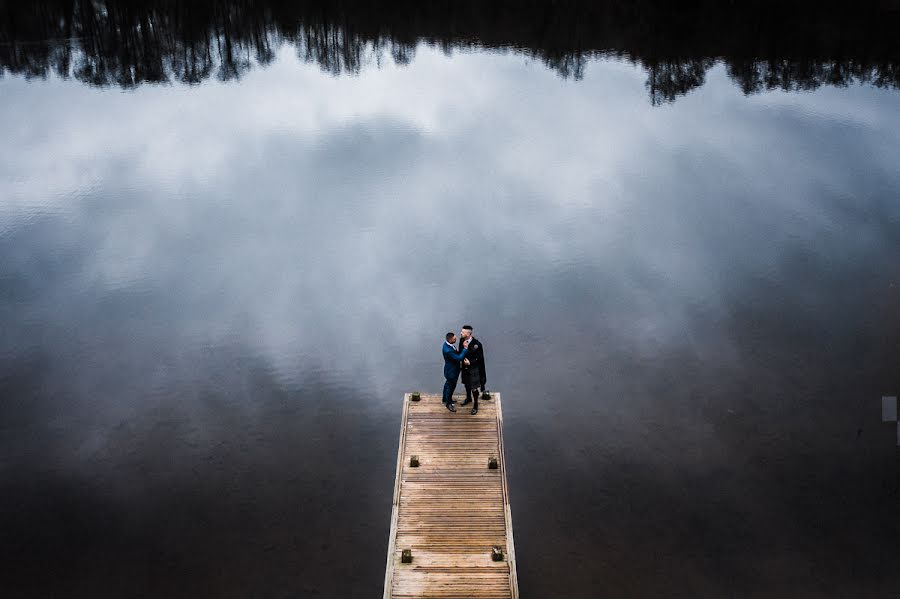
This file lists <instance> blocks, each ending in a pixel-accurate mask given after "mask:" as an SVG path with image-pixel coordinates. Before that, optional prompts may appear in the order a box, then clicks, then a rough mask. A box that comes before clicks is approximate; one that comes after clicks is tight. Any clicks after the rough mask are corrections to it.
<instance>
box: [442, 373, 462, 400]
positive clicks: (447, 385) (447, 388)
mask: <svg viewBox="0 0 900 599" xmlns="http://www.w3.org/2000/svg"><path fill="white" fill-rule="evenodd" d="M458 380H459V377H457V378H453V379H444V398H443V400H442V401H443V402H444V404H447V403H449V402H451V401H453V392H454V391H456V382H457V381H458Z"/></svg>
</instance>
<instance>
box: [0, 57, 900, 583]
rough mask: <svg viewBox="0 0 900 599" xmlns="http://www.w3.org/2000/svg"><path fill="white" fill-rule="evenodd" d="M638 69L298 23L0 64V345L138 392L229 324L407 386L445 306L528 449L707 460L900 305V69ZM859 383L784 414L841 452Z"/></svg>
mask: <svg viewBox="0 0 900 599" xmlns="http://www.w3.org/2000/svg"><path fill="white" fill-rule="evenodd" d="M644 80H645V73H644V72H643V71H642V70H641V69H640V68H636V67H634V66H632V65H629V64H627V63H622V62H615V61H603V62H596V63H592V64H591V65H590V66H589V69H588V71H587V74H586V76H585V78H584V80H583V81H580V82H572V81H563V80H560V79H559V78H558V77H557V76H556V75H554V74H553V73H552V72H550V71H547V70H545V69H544V68H543V67H541V66H539V65H537V64H534V63H529V62H528V61H527V60H523V58H522V57H520V56H513V55H490V54H478V53H468V52H462V53H457V54H455V55H454V56H452V57H447V56H444V55H443V54H441V53H440V52H438V51H434V50H430V49H425V48H420V49H419V51H418V53H417V56H416V60H415V61H414V62H413V63H412V64H410V65H408V66H406V67H403V68H398V67H396V66H394V65H392V64H386V65H385V66H384V67H383V68H381V69H378V70H376V69H370V70H365V71H364V72H363V73H362V74H360V75H359V76H358V77H342V78H338V77H332V76H330V75H326V74H323V73H322V72H320V71H319V70H318V68H316V67H315V66H311V65H304V64H300V63H299V62H298V61H297V60H296V59H294V58H293V57H292V56H291V55H290V54H289V53H284V54H282V55H281V57H280V59H279V60H277V61H276V62H275V63H274V64H273V65H271V66H269V67H267V68H264V69H262V68H261V69H256V70H254V71H252V72H251V73H249V74H248V75H247V76H246V78H245V79H244V80H243V81H242V82H240V83H228V84H222V83H215V82H209V83H205V84H203V85H201V86H198V87H184V86H175V87H153V86H149V85H148V86H143V87H141V88H140V89H138V90H135V91H129V92H122V91H119V90H115V89H107V90H97V89H91V88H88V87H84V86H81V85H77V84H73V83H71V82H61V81H47V82H32V83H26V82H24V81H22V80H21V79H17V78H11V79H7V80H4V81H3V82H2V83H0V89H2V95H3V98H4V108H3V110H2V111H0V128H2V130H3V131H4V136H3V138H2V140H0V196H2V198H3V204H2V206H0V210H2V212H0V250H2V252H3V265H2V267H0V268H2V270H0V277H2V280H3V287H4V290H3V296H2V297H0V322H2V325H3V329H4V338H3V341H2V346H0V351H2V352H4V353H3V357H4V359H17V358H20V357H22V356H25V355H27V354H29V352H34V351H42V352H47V353H49V354H54V353H57V354H60V355H61V356H63V357H61V358H60V359H61V360H62V361H63V362H64V363H67V364H72V365H74V366H73V367H72V368H70V369H69V370H67V371H66V372H67V375H66V376H67V378H65V379H64V382H63V383H58V384H62V385H65V386H67V387H69V388H71V389H78V390H80V392H81V393H82V394H83V395H86V396H87V395H90V396H92V397H95V398H96V397H97V396H99V397H100V399H99V400H97V401H98V402H99V403H103V404H109V405H110V406H112V405H114V406H115V409H116V410H119V411H123V412H124V413H131V410H132V409H133V407H132V406H130V404H129V401H128V399H127V396H119V395H117V396H116V397H115V398H114V401H113V400H109V401H105V400H104V399H103V395H104V392H105V391H104V390H105V389H108V388H109V387H107V386H105V385H108V384H109V381H110V380H113V379H117V378H129V380H130V381H131V383H130V384H131V385H133V386H134V387H143V386H147V385H153V384H156V383H155V381H157V380H158V379H159V378H160V377H161V378H166V377H167V376H174V375H171V374H167V373H170V372H181V369H183V370H187V371H190V370H191V368H192V367H193V366H192V365H191V363H190V361H191V359H193V358H192V356H195V355H196V354H197V353H198V352H200V353H202V352H203V350H204V348H215V347H221V346H228V345H230V344H233V343H236V344H237V345H239V346H241V347H244V348H246V349H245V351H247V352H248V353H250V354H254V355H261V356H263V357H264V359H265V360H266V362H267V363H269V364H271V368H272V369H274V371H275V372H276V373H277V376H278V377H279V378H280V379H282V380H285V381H290V382H291V383H295V384H300V385H302V384H303V383H304V381H306V380H311V379H315V380H316V381H318V382H319V383H317V384H320V382H321V381H323V380H324V381H326V383H324V384H326V386H327V385H328V384H331V385H337V386H343V387H348V388H356V389H358V391H356V393H358V394H362V395H361V396H362V397H363V399H364V400H365V401H366V402H369V401H370V400H374V405H387V404H390V405H394V404H395V403H396V400H397V394H398V393H399V392H400V391H402V390H406V389H409V388H416V387H418V388H423V389H432V390H437V389H438V387H439V385H440V383H441V381H440V380H438V379H439V376H440V375H439V374H438V373H439V372H440V363H439V362H440V359H439V358H438V357H437V355H438V350H439V346H440V338H441V335H442V333H443V332H444V331H445V330H448V329H451V328H454V329H456V328H458V327H459V326H460V325H461V324H463V322H464V321H469V322H472V323H473V324H475V325H476V334H483V336H484V337H483V338H484V340H485V342H486V346H487V347H488V348H489V359H490V363H489V366H490V374H491V383H492V385H493V386H495V387H497V388H502V389H503V390H504V391H505V392H506V393H507V395H509V397H510V399H509V401H510V403H512V402H518V403H517V404H515V405H516V408H514V409H509V408H507V410H505V411H508V412H510V415H509V419H510V421H511V423H512V432H511V436H512V439H513V440H514V441H515V440H518V441H521V442H522V445H520V446H519V447H520V448H519V449H518V450H515V449H514V450H513V451H519V452H522V453H520V454H519V457H520V458H526V459H527V460H528V462H529V464H532V465H534V467H535V469H536V470H537V471H540V470H539V468H540V466H541V465H542V464H544V465H546V463H545V462H541V461H540V460H541V459H542V458H540V457H537V456H534V455H532V454H531V453H528V454H526V453H525V452H526V451H528V452H530V451H531V449H528V450H526V449H524V448H523V447H524V445H525V444H526V443H533V444H534V445H532V446H535V445H536V446H540V443H541V442H544V443H549V444H550V446H551V447H553V448H554V450H556V451H560V452H561V454H562V455H564V456H566V457H570V458H572V460H573V461H575V460H577V459H580V456H581V454H580V453H579V452H584V451H587V452H592V451H598V452H600V453H599V454H595V455H594V458H595V461H593V462H589V463H590V464H593V465H594V467H599V466H598V464H601V463H604V460H609V459H613V460H615V459H619V458H622V456H621V455H620V454H617V452H618V451H620V450H621V449H622V448H627V450H628V452H627V454H628V456H629V458H628V459H635V456H642V455H645V453H651V454H653V453H662V454H666V453H667V450H666V447H668V449H669V450H671V449H672V448H673V447H674V448H677V449H678V450H679V451H680V452H682V453H680V454H677V452H673V454H672V455H665V456H660V455H657V456H656V457H657V458H658V459H661V460H663V461H665V462H666V463H669V461H673V460H674V461H683V462H685V463H699V464H701V465H703V464H720V465H721V464H723V463H725V462H727V461H728V460H730V459H732V458H733V456H734V454H732V453H729V452H730V451H735V452H738V453H739V452H741V451H745V449H744V448H743V447H736V446H737V444H738V443H737V441H735V439H740V440H741V443H743V442H746V440H747V439H749V438H757V439H758V434H759V431H758V430H754V427H755V426H756V425H757V424H756V423H758V422H763V423H767V425H768V426H774V427H776V428H777V424H775V422H776V420H777V419H778V418H781V416H784V417H785V418H790V417H791V414H793V412H792V411H791V408H789V407H788V408H784V407H783V406H782V403H781V402H782V401H783V397H781V396H779V391H778V390H779V389H781V390H782V391H784V392H786V393H791V392H792V391H791V390H796V389H799V390H800V391H801V392H804V393H805V392H812V391H816V392H820V391H821V390H822V389H825V388H828V389H831V390H832V391H833V392H834V395H833V397H830V398H827V397H826V398H823V399H824V400H825V403H826V404H828V405H832V406H834V405H838V404H840V405H842V406H844V408H842V409H845V410H850V408H847V407H846V406H847V405H848V404H846V402H845V399H846V396H843V395H841V393H842V392H846V391H847V390H848V389H850V388H851V387H852V386H853V385H854V384H858V383H859V382H860V377H862V376H863V374H864V373H865V374H866V376H877V375H883V374H884V373H886V372H889V370H887V368H886V365H887V364H888V363H890V357H889V356H888V355H886V353H885V351H884V348H886V347H890V345H879V343H881V340H883V337H884V335H888V337H889V339H890V336H889V334H886V333H884V332H883V331H885V330H889V328H890V326H891V323H894V324H896V323H897V317H896V315H895V312H893V311H892V310H894V308H891V305H892V302H895V301H896V299H897V293H898V291H897V289H898V287H897V286H898V285H900V272H898V271H897V265H896V256H897V255H898V253H897V250H898V248H900V238H898V233H897V231H898V227H897V225H898V220H900V202H898V201H897V198H898V190H900V168H898V162H897V160H896V156H897V155H898V149H900V126H898V123H900V102H898V100H897V98H898V96H897V95H896V93H895V92H890V91H884V90H877V89H872V88H864V87H852V88H849V89H834V88H823V89H820V90H817V91H816V92H814V93H801V94H785V93H779V92H774V93H767V94H761V95H756V96H751V97H744V96H742V95H741V94H740V92H739V90H737V89H736V88H735V86H734V85H732V84H731V83H730V82H729V81H728V80H727V78H726V75H725V72H724V68H723V67H721V66H719V67H716V68H715V69H714V70H713V71H712V72H710V73H709V75H708V83H707V84H706V85H705V86H704V87H703V88H701V89H698V90H695V91H694V92H692V93H691V94H689V95H688V96H686V97H684V98H681V99H679V101H678V102H676V103H674V104H670V105H664V106H661V107H652V106H650V105H649V103H648V102H647V99H646V89H645V87H644ZM891 319H893V320H891ZM772 344H774V345H772ZM822 360H827V365H828V367H825V366H824V364H825V363H824V362H822ZM844 360H846V361H844ZM185 361H186V362H187V363H185ZM866 368H868V369H869V370H866ZM823 371H827V372H823ZM185 376H187V375H185ZM829 377H834V378H829ZM887 379H888V380H890V376H888V377H887ZM726 380H727V382H723V381H726ZM834 380H838V381H842V382H841V383H840V384H843V385H844V387H840V389H837V388H835V387H833V386H829V385H831V383H833V382H834ZM798 381H799V382H798ZM749 382H752V383H753V384H754V385H758V386H757V387H755V389H756V391H757V393H756V394H750V395H749V396H748V395H746V394H740V395H738V394H732V391H735V390H737V389H738V388H739V387H738V385H746V384H748V383H749ZM116 384H117V385H124V388H127V385H126V384H124V383H122V382H121V381H118V382H117V383H116ZM242 384H246V381H244V383H242ZM746 388H747V387H746V386H745V387H740V389H742V390H744V391H746ZM888 391H891V389H881V388H878V389H873V394H872V402H873V403H872V414H873V416H872V419H873V422H876V421H877V410H878V401H879V400H878V398H879V397H880V395H881V394H882V393H883V392H888ZM893 391H896V389H893ZM78 392H79V391H76V393H78ZM555 392H562V393H570V392H571V393H574V394H576V395H577V396H578V397H579V399H577V400H573V402H572V403H571V404H570V405H569V406H565V405H563V404H562V403H560V402H559V401H545V399H546V398H548V397H557V396H554V395H552V393H555ZM351 395H352V396H353V397H359V395H356V394H351ZM675 396H678V397H684V398H686V399H685V402H686V403H684V404H682V403H678V399H677V398H676V397H675ZM711 396H712V397H715V398H716V399H717V400H719V401H722V402H723V403H721V404H719V405H717V406H710V405H709V404H708V400H709V397H711ZM593 397H600V398H601V399H598V400H596V401H592V400H591V399H590V398H593ZM557 399H558V397H557ZM667 401H670V402H675V403H671V404H668V408H669V409H670V411H668V412H667V413H666V414H665V416H660V415H659V413H658V412H653V411H652V410H654V409H658V408H659V407H660V406H661V405H666V402H667ZM854 401H855V403H854V404H853V407H852V409H853V410H856V411H854V412H853V413H852V415H851V416H850V417H849V418H847V419H835V420H834V421H816V422H807V420H802V421H801V420H796V421H792V422H791V424H790V425H789V426H791V427H794V429H795V432H796V434H798V435H800V436H801V437H803V435H812V436H816V435H819V437H817V438H818V440H819V441H821V442H822V444H823V445H826V446H828V445H829V444H832V443H838V446H839V449H838V450H836V451H841V450H843V449H844V446H842V445H840V442H838V441H835V440H836V439H840V435H842V434H844V431H845V429H847V430H849V429H851V428H852V430H853V433H854V434H855V433H856V429H857V427H858V426H862V425H863V421H862V420H859V419H858V418H859V414H861V413H863V412H864V411H865V410H863V409H861V408H860V407H859V406H860V404H859V401H862V400H861V399H860V398H859V397H856V396H854ZM767 402H768V403H767ZM829 402H830V403H829ZM188 403H189V402H188ZM359 403H362V402H359ZM98 405H99V404H98ZM804 405H805V404H804ZM108 407H109V406H108ZM110 409H113V408H112V407H110ZM184 409H185V410H188V411H190V410H189V408H187V407H185V408H184ZM360 409H363V408H360ZM804 409H805V408H804ZM735 410H737V411H738V413H741V410H744V412H743V416H744V417H745V418H746V420H745V421H744V423H745V424H742V425H735V424H728V423H725V424H723V421H722V419H723V418H727V414H729V413H734V411H735ZM782 410H783V411H782ZM826 411H827V410H826ZM825 413H826V412H822V414H825ZM779 414H781V416H779ZM808 415H809V413H808V412H802V413H801V414H797V417H798V418H807V416H808ZM58 417H60V418H62V419H63V420H65V417H64V416H58ZM197 417H198V418H199V417H201V416H197ZM548 417H549V418H548ZM753 418H756V419H757V420H753ZM389 424H390V427H389V430H388V431H387V433H385V434H386V435H387V436H388V437H393V435H394V433H395V423H394V422H393V421H391V422H390V423H389ZM813 424H814V425H815V426H813ZM516 426H518V427H519V428H518V432H516V431H517V429H516ZM785 426H788V425H785ZM866 426H867V424H866ZM654 427H655V428H654ZM729 427H730V428H729ZM742 427H744V428H742ZM813 428H815V429H816V430H817V431H819V432H816V431H813V432H810V431H811V430H813ZM654 430H655V431H656V432H653V431H654ZM660 431H661V432H660ZM563 433H564V434H565V435H566V436H565V437H563V436H562V434H563ZM635 433H638V434H639V435H640V436H639V437H637V438H639V439H640V441H635V439H636V437H635V436H634V434H635ZM517 435H518V437H517ZM654 435H656V436H655V437H654ZM666 435H670V436H668V437H667V436H666ZM597 437H603V438H602V439H601V440H598V438H597ZM562 438H565V439H567V440H568V441H569V443H568V444H567V443H563V442H562V441H561V440H560V439H562ZM804 438H805V437H804ZM809 438H812V437H809ZM541 439H543V441H541ZM769 441H771V440H769ZM393 442H394V440H393V439H391V443H393ZM760 442H761V443H765V442H766V441H765V440H764V441H760ZM841 442H842V441H841ZM97 443H102V441H97ZM563 446H565V447H563ZM544 447H546V446H544ZM598 456H601V457H598ZM515 457H516V456H515V454H514V455H513V458H511V459H512V461H513V462H515ZM581 457H583V456H581ZM73 459H77V456H76V458H73ZM543 459H548V458H543ZM520 463H521V462H520ZM531 473H532V470H531V469H530V468H524V467H522V468H520V470H519V472H518V473H513V485H514V487H515V484H516V476H518V477H519V478H518V480H519V481H528V480H530V479H529V478H528V477H529V476H530V475H531ZM558 476H562V475H558ZM520 484H521V485H522V486H524V485H525V483H520ZM517 490H522V487H520V488H519V489H514V492H515V491H517ZM536 497H538V498H539V497H540V494H538V495H537V496H536ZM538 498H531V499H528V500H524V499H523V503H522V505H526V506H527V505H529V503H528V502H529V501H531V502H536V501H539V499H538ZM736 501H737V500H736ZM739 504H740V502H739ZM745 507H746V506H745V505H743V504H740V505H739V507H738V508H735V509H738V510H740V509H744V508H745ZM522 509H523V511H525V510H527V508H522ZM576 512H577V510H576ZM573 513H574V512H573ZM517 526H518V524H517ZM525 526H526V531H525V533H524V535H523V538H524V539H525V542H526V543H527V540H528V539H529V538H534V537H535V535H536V532H535V530H536V527H535V528H532V529H531V531H532V532H531V533H529V532H528V530H529V529H528V528H527V526H528V523H527V520H526V525H525ZM563 528H565V527H563ZM518 532H519V531H518V530H517V533H518ZM574 542H576V543H577V542H580V541H577V540H576V541H574ZM526 554H527V553H526ZM526 576H527V575H526ZM532 582H535V581H534V580H532Z"/></svg>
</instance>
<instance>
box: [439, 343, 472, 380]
mask: <svg viewBox="0 0 900 599" xmlns="http://www.w3.org/2000/svg"><path fill="white" fill-rule="evenodd" d="M468 351H469V350H468V349H463V350H462V351H461V352H459V353H456V348H455V347H453V346H452V345H450V344H449V343H444V349H443V353H444V378H445V379H450V380H454V379H456V378H457V377H459V363H460V362H461V361H462V359H463V358H464V357H466V353H467V352H468Z"/></svg>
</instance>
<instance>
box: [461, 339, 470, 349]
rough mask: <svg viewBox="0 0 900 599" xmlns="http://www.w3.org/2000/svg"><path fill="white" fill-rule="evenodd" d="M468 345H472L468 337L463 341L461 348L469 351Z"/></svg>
mask: <svg viewBox="0 0 900 599" xmlns="http://www.w3.org/2000/svg"><path fill="white" fill-rule="evenodd" d="M470 343H472V338H471V337H469V338H468V339H466V340H465V341H463V347H464V348H466V349H469V344H470Z"/></svg>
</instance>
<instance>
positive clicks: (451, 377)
mask: <svg viewBox="0 0 900 599" xmlns="http://www.w3.org/2000/svg"><path fill="white" fill-rule="evenodd" d="M444 339H445V341H444V347H443V349H442V353H443V354H444V399H443V402H444V405H445V406H447V409H448V410H450V411H451V412H455V411H456V405H455V404H454V403H453V392H454V391H456V383H457V382H458V381H459V363H460V362H461V361H462V359H463V358H465V357H466V353H467V352H468V351H469V340H468V339H466V340H465V341H463V349H462V351H461V352H457V351H456V348H455V347H453V344H454V343H456V335H455V334H454V333H452V332H451V333H447V335H446V336H445V337H444Z"/></svg>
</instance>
